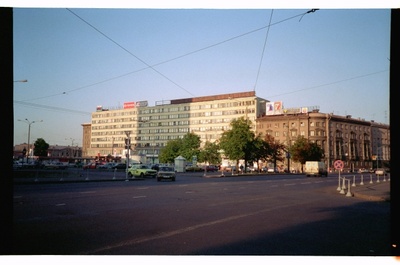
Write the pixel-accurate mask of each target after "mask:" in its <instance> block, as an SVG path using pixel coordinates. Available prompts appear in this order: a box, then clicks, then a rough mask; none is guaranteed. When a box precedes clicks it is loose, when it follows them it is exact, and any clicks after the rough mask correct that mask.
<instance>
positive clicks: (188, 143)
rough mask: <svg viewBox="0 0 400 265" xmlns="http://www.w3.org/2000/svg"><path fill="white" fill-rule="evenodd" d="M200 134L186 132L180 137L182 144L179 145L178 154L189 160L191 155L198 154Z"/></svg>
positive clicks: (191, 157)
mask: <svg viewBox="0 0 400 265" xmlns="http://www.w3.org/2000/svg"><path fill="white" fill-rule="evenodd" d="M200 143H201V140H200V136H198V135H197V134H195V133H192V132H191V133H187V134H185V135H184V136H183V138H182V145H181V147H180V150H179V152H180V154H179V155H181V156H183V157H184V158H185V159H186V160H187V161H191V160H192V159H193V156H197V157H198V156H199V154H200Z"/></svg>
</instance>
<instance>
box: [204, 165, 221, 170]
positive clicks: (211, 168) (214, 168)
mask: <svg viewBox="0 0 400 265" xmlns="http://www.w3.org/2000/svg"><path fill="white" fill-rule="evenodd" d="M206 170H207V172H216V171H218V170H219V169H218V167H217V166H214V165H209V166H206Z"/></svg>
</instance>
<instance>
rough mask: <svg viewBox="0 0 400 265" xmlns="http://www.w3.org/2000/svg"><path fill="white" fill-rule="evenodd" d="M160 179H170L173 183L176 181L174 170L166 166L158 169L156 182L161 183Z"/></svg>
mask: <svg viewBox="0 0 400 265" xmlns="http://www.w3.org/2000/svg"><path fill="white" fill-rule="evenodd" d="M162 179H170V180H172V181H175V179H176V173H175V168H174V167H168V166H161V167H159V168H158V172H157V181H161V180H162Z"/></svg>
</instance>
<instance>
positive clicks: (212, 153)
mask: <svg viewBox="0 0 400 265" xmlns="http://www.w3.org/2000/svg"><path fill="white" fill-rule="evenodd" d="M219 150H220V148H219V145H218V143H216V142H214V143H211V142H209V141H207V142H206V143H205V144H204V147H203V149H202V150H200V154H199V162H205V163H207V162H208V163H210V164H213V165H217V164H220V163H221V154H220V153H219Z"/></svg>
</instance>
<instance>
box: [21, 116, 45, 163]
mask: <svg viewBox="0 0 400 265" xmlns="http://www.w3.org/2000/svg"><path fill="white" fill-rule="evenodd" d="M18 121H22V122H25V123H27V124H28V150H27V152H26V163H28V162H29V151H30V143H29V141H30V138H31V125H32V124H33V123H36V122H42V121H43V120H40V121H29V120H28V119H25V120H18Z"/></svg>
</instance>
